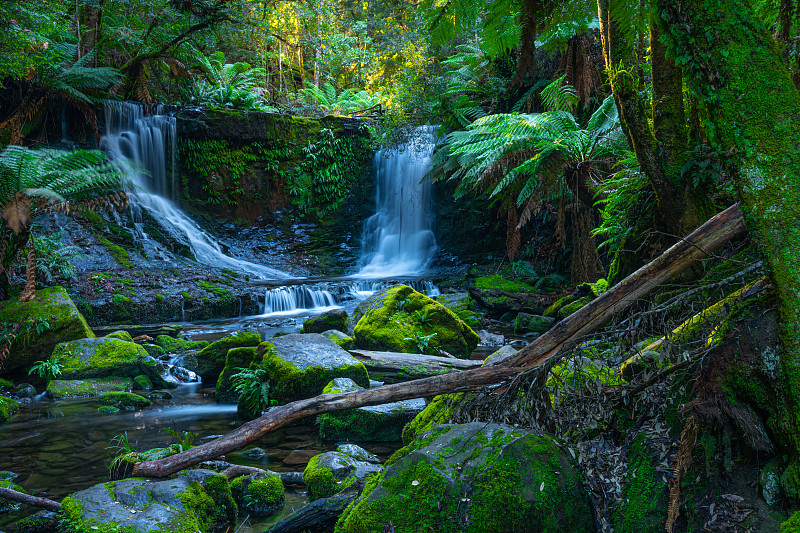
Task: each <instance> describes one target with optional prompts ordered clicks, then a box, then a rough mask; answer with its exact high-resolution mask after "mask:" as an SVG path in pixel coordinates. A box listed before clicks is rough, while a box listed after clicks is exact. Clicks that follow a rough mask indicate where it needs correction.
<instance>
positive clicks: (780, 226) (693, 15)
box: [657, 0, 800, 458]
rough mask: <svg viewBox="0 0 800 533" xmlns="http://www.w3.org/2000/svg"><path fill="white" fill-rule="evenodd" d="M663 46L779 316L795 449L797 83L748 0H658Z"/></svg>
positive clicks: (799, 434)
mask: <svg viewBox="0 0 800 533" xmlns="http://www.w3.org/2000/svg"><path fill="white" fill-rule="evenodd" d="M657 9H658V13H659V15H660V16H661V18H662V21H663V27H664V28H665V32H666V33H667V35H668V37H669V40H670V42H669V44H670V52H671V53H672V55H673V57H676V58H677V61H678V62H679V63H680V64H681V66H682V68H683V72H684V75H685V76H686V79H687V81H688V82H689V83H690V84H691V86H692V88H693V90H694V92H695V94H696V95H697V96H698V98H699V99H700V101H701V103H703V104H704V105H705V106H706V108H707V109H708V112H709V120H708V123H707V124H706V127H707V131H708V132H709V137H710V139H711V141H712V143H713V144H714V146H715V148H716V149H717V151H719V153H721V154H725V158H724V159H725V162H726V165H727V166H728V170H729V172H730V173H731V175H732V177H733V180H734V183H735V185H736V187H737V189H738V193H739V197H740V200H741V208H742V211H743V213H744V217H745V223H746V225H747V228H748V229H749V231H750V233H751V235H752V236H753V238H754V239H755V240H756V241H757V242H758V244H759V246H760V249H761V252H762V254H763V256H764V260H765V264H766V266H767V270H768V275H769V277H770V279H771V281H772V285H773V287H774V288H775V292H776V295H777V299H778V310H779V316H780V320H781V330H780V340H781V344H782V350H783V351H782V356H781V361H782V371H783V385H784V390H785V391H786V398H784V399H783V400H784V401H785V403H786V404H787V406H788V407H789V412H790V413H792V414H791V420H790V421H789V425H790V427H787V428H786V430H787V431H788V432H789V433H791V434H790V435H786V437H788V438H789V439H790V442H793V443H794V445H795V450H793V452H794V454H795V458H797V452H800V431H798V430H799V429H800V178H798V177H799V176H800V93H798V91H797V89H796V88H795V86H794V84H793V83H792V80H791V75H790V73H789V71H788V70H787V68H786V66H785V64H784V62H783V59H782V57H781V53H780V51H779V49H778V47H777V45H776V42H775V40H774V39H773V37H772V35H771V33H770V31H769V28H768V27H767V26H766V25H765V24H764V23H762V22H761V21H760V20H759V19H758V17H757V16H756V15H755V12H754V10H753V6H752V5H751V4H750V2H749V1H748V0H721V1H720V0H714V1H711V0H669V1H668V0H659V2H658V4H657Z"/></svg>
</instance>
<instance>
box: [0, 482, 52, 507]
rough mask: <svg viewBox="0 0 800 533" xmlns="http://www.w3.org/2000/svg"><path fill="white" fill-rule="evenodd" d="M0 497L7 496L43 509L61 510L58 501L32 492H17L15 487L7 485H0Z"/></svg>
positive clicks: (7, 498)
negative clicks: (11, 487)
mask: <svg viewBox="0 0 800 533" xmlns="http://www.w3.org/2000/svg"><path fill="white" fill-rule="evenodd" d="M0 497H2V498H5V499H6V500H11V501H14V502H20V503H25V504H28V505H32V506H34V507H39V508H41V509H47V510H48V511H60V510H61V504H60V503H58V502H55V501H53V500H48V499H47V498H40V497H39V496H31V495H30V494H25V493H23V492H17V491H15V490H13V489H7V488H5V487H0Z"/></svg>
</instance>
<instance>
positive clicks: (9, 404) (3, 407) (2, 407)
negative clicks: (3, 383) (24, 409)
mask: <svg viewBox="0 0 800 533" xmlns="http://www.w3.org/2000/svg"><path fill="white" fill-rule="evenodd" d="M17 411H19V404H18V403H17V401H16V400H14V399H12V398H8V397H6V396H0V424H1V423H3V422H5V421H6V420H8V419H9V418H11V415H13V414H14V413H16V412H17Z"/></svg>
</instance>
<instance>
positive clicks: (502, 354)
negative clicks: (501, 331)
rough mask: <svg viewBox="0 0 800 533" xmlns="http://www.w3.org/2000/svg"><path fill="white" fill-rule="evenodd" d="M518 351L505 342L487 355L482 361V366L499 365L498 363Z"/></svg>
mask: <svg viewBox="0 0 800 533" xmlns="http://www.w3.org/2000/svg"><path fill="white" fill-rule="evenodd" d="M518 351H519V350H517V349H516V348H514V347H513V346H511V345H510V344H507V345H505V346H503V347H502V348H500V349H499V350H497V351H496V352H494V353H493V354H492V355H490V356H489V357H487V358H486V360H485V361H484V362H483V366H491V365H499V364H500V363H502V362H503V361H505V360H506V359H508V358H509V357H511V356H512V355H514V354H515V353H517V352H518Z"/></svg>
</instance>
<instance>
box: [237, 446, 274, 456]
mask: <svg viewBox="0 0 800 533" xmlns="http://www.w3.org/2000/svg"><path fill="white" fill-rule="evenodd" d="M240 455H244V456H245V457H249V458H251V459H263V458H264V457H265V456H266V455H267V452H266V450H264V448H259V447H257V446H256V447H254V448H250V449H249V450H245V451H243V452H241V453H240Z"/></svg>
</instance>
